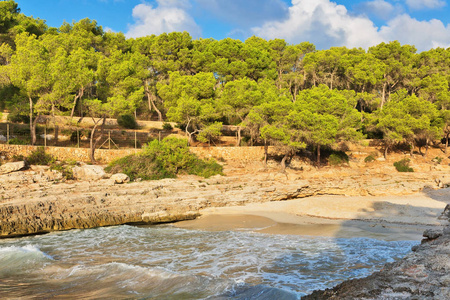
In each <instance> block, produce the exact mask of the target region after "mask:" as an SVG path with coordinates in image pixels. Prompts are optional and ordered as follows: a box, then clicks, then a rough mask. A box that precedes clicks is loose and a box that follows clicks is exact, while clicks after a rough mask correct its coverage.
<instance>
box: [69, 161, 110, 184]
mask: <svg viewBox="0 0 450 300" xmlns="http://www.w3.org/2000/svg"><path fill="white" fill-rule="evenodd" d="M72 172H73V177H74V178H75V179H78V180H89V181H90V180H99V179H102V178H105V176H106V173H105V171H104V170H103V168H102V167H101V166H95V165H84V166H81V167H74V168H73V169H72Z"/></svg>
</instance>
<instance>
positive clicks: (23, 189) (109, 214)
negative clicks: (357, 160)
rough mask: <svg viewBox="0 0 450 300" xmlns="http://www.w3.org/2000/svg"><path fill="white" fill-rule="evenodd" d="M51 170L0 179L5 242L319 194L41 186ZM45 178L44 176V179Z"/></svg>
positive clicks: (103, 184) (262, 188) (167, 184)
mask: <svg viewBox="0 0 450 300" xmlns="http://www.w3.org/2000/svg"><path fill="white" fill-rule="evenodd" d="M46 172H49V171H48V170H46V171H45V172H44V171H41V172H22V173H17V175H19V174H20V176H8V175H3V177H0V182H1V183H2V186H0V191H1V192H2V199H1V200H0V236H2V237H10V236H18V235H28V234H37V233H46V232H51V231H56V230H67V229H74V228H93V227H99V226H111V225H120V224H127V223H145V224H155V223H166V222H174V221H181V220H189V219H193V218H195V217H197V216H198V215H199V211H200V210H201V209H203V208H206V207H220V206H231V205H243V204H246V203H251V202H265V201H281V200H285V199H290V198H293V197H297V198H298V197H305V196H310V195H314V194H316V193H317V191H318V188H317V187H313V186H310V185H309V183H308V182H306V181H298V182H290V181H288V182H285V183H280V184H276V187H275V185H274V182H273V181H267V182H266V181H259V180H256V181H253V180H251V179H249V180H247V179H246V180H244V181H242V178H227V177H221V176H218V177H214V178H210V179H208V180H199V178H197V177H193V178H187V179H184V180H176V179H165V180H159V181H150V182H133V183H128V184H122V185H117V184H114V181H112V180H111V179H101V180H97V181H74V182H70V183H69V182H65V183H58V184H56V183H57V181H56V180H49V181H46V180H42V181H36V180H35V179H36V178H37V176H41V178H44V177H45V174H46ZM41 173H42V174H41Z"/></svg>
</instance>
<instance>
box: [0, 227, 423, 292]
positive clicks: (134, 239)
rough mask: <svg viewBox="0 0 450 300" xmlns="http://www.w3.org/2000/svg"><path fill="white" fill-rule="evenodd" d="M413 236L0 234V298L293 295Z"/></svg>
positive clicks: (378, 260)
mask: <svg viewBox="0 0 450 300" xmlns="http://www.w3.org/2000/svg"><path fill="white" fill-rule="evenodd" d="M415 244H417V242H415V241H394V242H392V241H390V242H388V241H381V240H375V239H365V238H355V239H333V238H320V237H305V236H291V235H267V234H260V233H253V232H249V231H224V232H207V231H197V230H186V229H179V228H175V227H172V226H148V227H135V226H117V227H107V228H98V229H90V230H73V231H67V232H57V233H51V234H47V235H41V236H34V237H25V238H20V239H6V240H0V298H2V299H5V298H6V299H7V298H25V299H27V298H53V297H56V298H63V297H65V298H83V299H111V298H114V299H281V298H283V299H298V298H300V297H301V296H302V295H305V294H307V293H310V292H312V291H313V290H315V289H323V288H328V287H333V286H335V285H336V284H338V283H340V282H342V281H344V280H346V279H349V278H356V277H364V276H367V275H369V274H371V273H372V272H374V271H376V270H378V269H380V268H381V267H382V265H383V264H385V263H386V262H392V261H394V260H395V259H398V258H401V257H403V256H404V255H405V254H407V253H408V252H409V251H410V249H411V247H412V246H413V245H415Z"/></svg>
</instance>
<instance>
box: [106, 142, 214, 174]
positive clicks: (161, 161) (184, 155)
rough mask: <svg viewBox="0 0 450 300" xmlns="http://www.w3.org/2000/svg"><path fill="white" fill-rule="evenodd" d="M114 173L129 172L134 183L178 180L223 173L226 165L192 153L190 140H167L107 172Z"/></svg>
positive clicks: (112, 167) (119, 161)
mask: <svg viewBox="0 0 450 300" xmlns="http://www.w3.org/2000/svg"><path fill="white" fill-rule="evenodd" d="M105 170H106V171H107V172H110V173H118V172H121V173H125V174H127V175H128V176H129V177H130V179H131V180H135V179H136V178H142V179H144V180H158V179H163V178H175V177H176V175H177V174H183V173H184V174H192V175H198V176H203V177H206V178H207V177H210V176H213V175H216V174H222V166H221V165H219V164H218V163H217V162H216V161H214V160H212V159H211V160H208V161H205V160H201V159H199V158H198V157H197V156H196V155H195V154H193V153H191V152H189V147H188V146H187V143H186V140H182V139H177V138H165V139H163V140H162V141H161V142H159V141H158V140H154V141H152V142H150V143H148V144H147V145H146V146H145V147H144V148H143V150H142V152H141V153H140V154H137V155H129V156H126V157H123V158H120V159H118V160H115V161H113V162H112V163H110V164H109V166H108V167H107V168H106V169H105Z"/></svg>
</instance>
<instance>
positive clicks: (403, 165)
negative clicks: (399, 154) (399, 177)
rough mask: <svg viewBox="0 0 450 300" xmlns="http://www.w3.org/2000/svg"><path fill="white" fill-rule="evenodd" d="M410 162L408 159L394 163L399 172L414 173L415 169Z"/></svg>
mask: <svg viewBox="0 0 450 300" xmlns="http://www.w3.org/2000/svg"><path fill="white" fill-rule="evenodd" d="M409 163H410V160H409V159H408V158H404V159H402V160H399V161H397V162H395V163H394V167H395V168H396V169H397V171H399V172H414V170H413V168H411V167H410V166H409Z"/></svg>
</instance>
